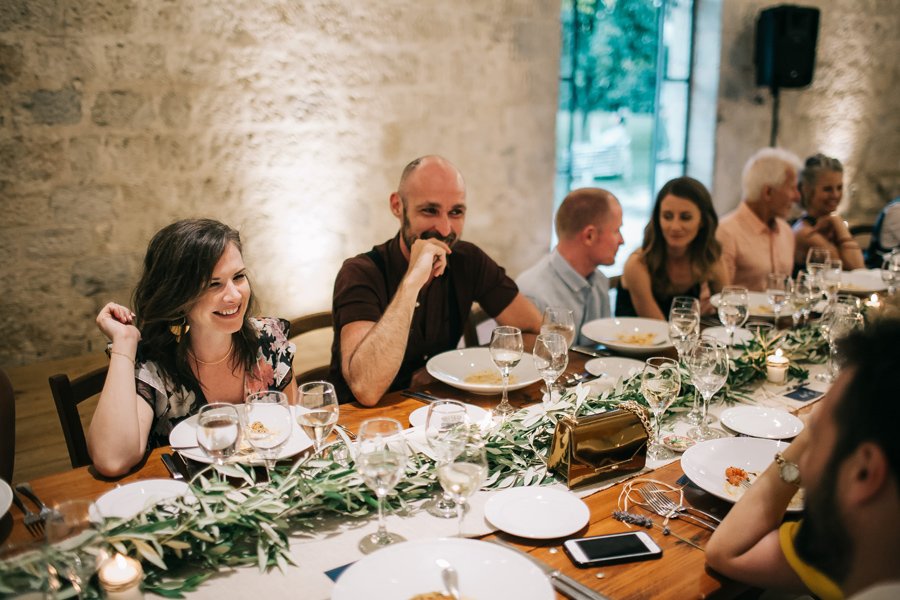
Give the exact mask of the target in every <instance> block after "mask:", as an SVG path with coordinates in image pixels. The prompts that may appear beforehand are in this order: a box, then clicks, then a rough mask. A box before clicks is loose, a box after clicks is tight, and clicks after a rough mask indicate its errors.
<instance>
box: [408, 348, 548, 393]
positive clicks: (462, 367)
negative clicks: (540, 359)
mask: <svg viewBox="0 0 900 600" xmlns="http://www.w3.org/2000/svg"><path fill="white" fill-rule="evenodd" d="M425 368H426V369H427V370H428V374H429V375H431V376H432V377H434V378H435V379H437V380H438V381H443V382H444V383H446V384H447V385H452V386H453V387H455V388H459V389H461V390H466V391H467V392H473V393H475V394H499V393H500V392H502V391H503V383H501V380H500V370H499V369H497V367H496V366H495V365H494V361H492V360H491V351H490V349H489V348H462V349H459V350H449V351H447V352H443V353H441V354H438V355H437V356H432V357H431V359H430V360H429V361H428V363H427V364H426V365H425ZM509 374H510V377H509V388H508V389H509V390H518V389H521V388H523V387H527V386H529V385H531V384H532V383H534V382H535V381H538V380H540V378H541V376H540V375H538V372H537V369H535V368H534V358H533V357H532V356H531V354H530V353H528V352H525V353H523V354H522V360H520V361H519V364H517V365H516V366H515V367H513V368H512V370H511V371H510V373H509ZM479 376H481V377H486V378H489V379H490V381H489V382H486V383H479V382H478V381H472V378H473V377H479ZM467 378H468V379H469V381H466V379H467Z"/></svg>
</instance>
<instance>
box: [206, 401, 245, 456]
mask: <svg viewBox="0 0 900 600" xmlns="http://www.w3.org/2000/svg"><path fill="white" fill-rule="evenodd" d="M240 438H241V419H240V416H239V415H238V411H237V408H236V407H235V405H234V404H225V403H221V402H215V403H213V404H206V405H204V406H201V407H200V410H199V411H198V413H197V445H199V446H200V448H202V449H203V451H204V452H205V453H206V455H207V456H209V457H210V458H212V459H213V462H215V464H217V465H219V466H221V465H224V464H225V459H226V458H228V457H230V456H231V455H232V454H234V453H235V451H236V450H237V447H238V441H239V440H240Z"/></svg>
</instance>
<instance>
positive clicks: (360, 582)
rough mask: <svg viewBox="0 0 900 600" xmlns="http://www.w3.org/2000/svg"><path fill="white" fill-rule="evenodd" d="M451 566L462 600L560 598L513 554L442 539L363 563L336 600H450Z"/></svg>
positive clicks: (337, 589)
mask: <svg viewBox="0 0 900 600" xmlns="http://www.w3.org/2000/svg"><path fill="white" fill-rule="evenodd" d="M446 566H451V567H453V568H454V569H456V572H457V578H458V581H459V591H460V595H461V596H462V597H463V598H467V599H468V598H471V599H473V600H474V599H475V598H516V599H517V600H553V598H555V597H556V594H555V592H554V591H553V587H552V586H551V585H550V581H549V580H548V579H547V576H546V575H544V573H543V571H541V570H540V569H539V568H538V567H537V565H535V564H534V563H533V562H531V561H530V560H529V559H528V558H526V557H524V556H522V555H520V554H518V553H516V552H514V551H512V550H510V549H509V548H504V547H503V546H500V545H498V544H492V543H490V542H483V541H481V540H470V539H460V538H439V539H430V540H416V541H411V542H402V543H399V544H391V545H390V546H385V547H384V548H382V549H381V550H379V551H378V552H373V553H372V554H369V555H367V556H365V557H363V558H362V559H360V560H358V561H357V562H355V563H353V564H352V565H350V566H349V567H348V568H347V570H346V571H344V572H343V573H341V576H340V577H338V580H337V581H336V582H335V584H334V589H332V591H331V598H332V600H358V599H359V598H404V599H409V600H426V599H428V600H431V599H437V598H449V596H446V595H444V594H443V592H444V583H443V579H442V577H441V573H442V571H443V569H444V568H445V567H446Z"/></svg>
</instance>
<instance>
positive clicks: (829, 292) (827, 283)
mask: <svg viewBox="0 0 900 600" xmlns="http://www.w3.org/2000/svg"><path fill="white" fill-rule="evenodd" d="M842 271H843V263H841V261H839V260H827V261H825V266H824V267H823V268H822V272H821V273H820V274H819V279H820V281H821V286H822V291H823V292H824V293H825V298H827V299H828V302H834V299H835V298H836V297H837V294H838V292H839V291H840V290H841V273H842Z"/></svg>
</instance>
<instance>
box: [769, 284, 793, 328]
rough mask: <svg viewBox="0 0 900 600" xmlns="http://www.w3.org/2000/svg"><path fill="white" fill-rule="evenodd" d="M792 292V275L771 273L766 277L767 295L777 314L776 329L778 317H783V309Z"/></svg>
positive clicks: (773, 310)
mask: <svg viewBox="0 0 900 600" xmlns="http://www.w3.org/2000/svg"><path fill="white" fill-rule="evenodd" d="M790 293H791V278H790V277H788V276H787V275H785V274H784V273H769V275H768V277H766V296H768V299H769V304H770V305H771V306H772V312H773V313H774V314H775V329H778V319H780V318H781V310H782V309H783V308H784V306H785V304H787V302H788V297H789V295H790Z"/></svg>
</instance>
